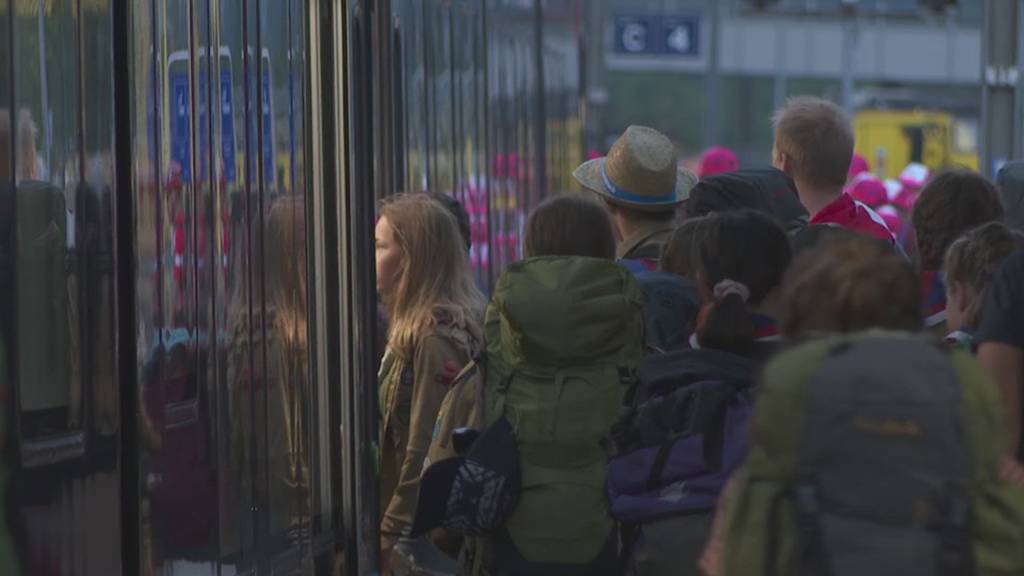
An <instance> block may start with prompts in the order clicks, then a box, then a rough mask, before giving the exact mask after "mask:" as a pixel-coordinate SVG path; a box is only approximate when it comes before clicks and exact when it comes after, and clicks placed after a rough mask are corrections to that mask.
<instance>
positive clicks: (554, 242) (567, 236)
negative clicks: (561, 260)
mask: <svg viewBox="0 0 1024 576" xmlns="http://www.w3.org/2000/svg"><path fill="white" fill-rule="evenodd" d="M523 251H524V253H525V255H526V257H527V258H532V257H534V256H587V257H590V258H605V259H607V260H614V259H615V233H614V232H613V231H612V221H611V217H610V216H609V215H608V211H607V210H605V209H604V207H603V206H601V205H600V204H598V203H597V202H595V201H593V200H591V199H590V198H587V197H586V196H582V195H579V194H560V195H558V196H552V197H550V198H547V199H545V200H544V201H543V202H541V204H540V205H539V206H538V207H537V208H536V209H535V210H534V211H533V214H531V215H530V219H529V220H528V221H527V223H526V233H525V237H524V238H523Z"/></svg>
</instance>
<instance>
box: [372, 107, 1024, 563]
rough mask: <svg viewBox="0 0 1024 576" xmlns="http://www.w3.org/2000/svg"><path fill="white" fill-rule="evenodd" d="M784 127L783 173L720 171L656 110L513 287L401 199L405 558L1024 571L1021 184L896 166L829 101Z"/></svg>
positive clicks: (384, 369)
mask: <svg viewBox="0 0 1024 576" xmlns="http://www.w3.org/2000/svg"><path fill="white" fill-rule="evenodd" d="M773 124H774V129H775V141H774V146H773V150H772V164H773V166H772V167H771V168H763V169H740V167H739V163H738V162H737V160H736V157H735V155H734V154H732V153H731V152H729V151H728V150H726V149H720V148H719V149H713V150H711V151H709V152H708V154H706V155H705V161H704V162H703V166H702V170H701V174H700V177H699V178H698V177H697V176H696V175H694V174H692V173H690V172H688V171H686V170H685V169H682V168H680V167H679V162H678V159H677V156H676V151H675V148H674V146H673V144H672V143H671V141H669V139H668V138H667V137H665V136H664V135H663V134H661V133H660V132H658V131H657V130H655V129H652V128H647V127H640V126H632V127H630V128H628V129H627V130H626V131H625V132H624V133H623V134H622V135H621V137H620V138H619V139H618V140H617V141H616V142H615V144H614V146H613V147H612V148H611V150H610V151H609V153H608V154H607V156H604V157H596V158H592V159H591V160H589V161H587V162H586V163H584V164H583V165H581V166H580V167H579V168H578V169H577V170H576V171H575V172H574V177H575V179H576V180H577V181H578V182H579V183H580V185H581V187H582V188H583V191H582V192H579V193H566V194H561V195H557V196H554V197H550V198H548V199H546V200H545V201H544V202H542V203H541V204H540V205H539V206H538V207H537V208H536V209H535V210H534V212H533V213H532V214H531V215H530V218H529V220H528V222H527V225H526V229H525V237H524V253H525V256H526V257H525V259H524V260H522V261H520V262H517V263H514V264H513V265H511V266H510V267H509V268H508V270H506V271H505V273H504V274H503V275H502V277H501V278H500V279H499V281H498V283H497V285H496V287H495V289H494V292H493V294H492V295H491V299H490V302H489V304H487V303H486V301H485V297H484V296H483V295H482V294H481V292H480V291H479V290H478V289H477V287H476V285H475V284H474V282H473V280H472V277H471V273H470V269H469V266H468V261H467V249H466V244H467V243H468V234H467V230H468V229H469V228H468V225H467V223H466V216H465V212H464V211H460V207H459V206H458V203H457V202H454V201H452V200H451V199H448V198H445V197H441V196H436V195H434V196H431V195H423V194H412V195H399V196H396V197H393V198H390V199H388V200H387V201H386V202H385V203H384V205H383V206H382V208H381V211H380V215H379V219H378V223H377V228H376V247H377V248H376V249H377V262H376V263H377V288H378V292H379V295H380V300H381V303H382V326H383V327H384V330H386V353H385V355H384V358H383V360H382V363H381V370H380V382H379V398H380V410H381V428H380V430H381V438H380V447H381V455H380V458H381V498H382V499H381V510H382V519H381V525H380V530H381V542H382V544H381V551H382V565H383V571H384V573H387V574H415V573H423V574H438V573H446V571H447V573H458V574H470V575H474V576H478V575H491V576H497V575H502V576H513V575H527V574H529V575H542V576H543V575H548V574H550V575H575V574H579V575H598V576H600V575H609V576H611V575H621V574H631V575H638V576H639V575H661V574H708V575H718V574H728V575H733V574H769V573H773V574H795V573H801V574H803V573H808V574H809V573H814V574H862V573H863V574H867V573H872V574H934V573H943V574H993V575H994V574H1021V573H1024V547H1022V546H1020V543H1021V542H1024V469H1022V468H1021V467H1020V465H1019V464H1018V463H1017V462H1018V458H1019V457H1020V456H1022V455H1024V452H1022V447H1021V433H1022V412H1024V392H1022V386H1024V250H1022V248H1024V234H1022V233H1021V232H1019V231H1017V230H1014V229H1011V228H1010V227H1008V226H1007V225H1006V224H1004V223H1003V217H1004V208H1003V200H1002V197H1001V195H1000V191H999V189H998V188H997V186H995V185H994V184H993V183H991V182H990V181H988V180H987V179H986V178H985V177H983V176H981V175H980V174H977V173H975V172H971V171H968V170H963V169H949V170H945V171H942V172H939V173H937V174H929V173H928V172H927V169H924V167H922V166H911V167H909V168H908V170H907V171H905V173H904V174H903V177H902V178H901V182H899V183H898V186H897V185H893V184H892V183H889V184H887V183H886V182H883V181H882V180H880V179H878V178H876V177H874V176H873V175H871V173H870V168H869V167H868V166H867V162H866V161H865V160H864V159H863V158H862V157H859V156H857V155H855V154H854V132H853V128H852V125H851V121H850V118H849V117H848V115H847V114H846V113H845V112H844V111H843V110H842V109H841V108H839V107H837V106H836V105H835V104H833V103H830V102H828V101H826V100H822V99H818V98H813V97H798V98H794V99H792V100H790V101H789V102H788V103H787V105H786V106H785V107H783V108H782V109H780V110H779V111H778V112H777V114H776V115H775V117H774V118H773ZM435 553H436V554H435ZM437 559H442V560H450V562H451V563H450V565H446V566H447V568H439V567H437V566H434V567H428V566H427V565H428V564H430V563H431V562H434V561H435V560H437Z"/></svg>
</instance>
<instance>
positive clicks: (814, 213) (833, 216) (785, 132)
mask: <svg viewBox="0 0 1024 576" xmlns="http://www.w3.org/2000/svg"><path fill="white" fill-rule="evenodd" d="M772 124H773V125H774V126H775V144H774V146H773V147H772V164H773V165H774V166H775V167H776V168H778V169H779V170H782V171H783V172H785V173H786V174H788V175H789V176H790V177H792V178H793V181H794V182H796V188H797V193H798V194H799V196H800V202H801V203H802V204H803V205H804V207H805V208H807V211H808V213H810V215H811V222H810V223H811V224H812V225H813V224H834V225H838V226H842V227H844V228H849V229H851V230H854V231H857V232H861V233H863V234H867V235H869V236H874V237H875V238H880V239H882V240H886V241H888V242H895V240H894V238H893V235H892V232H891V231H889V228H888V227H887V226H886V225H885V221H884V220H882V218H881V217H880V216H879V215H878V214H876V213H875V212H874V211H873V210H871V208H869V207H867V206H865V205H864V204H862V203H860V202H857V201H855V200H854V199H853V198H852V197H850V195H848V194H845V193H844V192H843V187H844V186H845V185H846V180H847V175H848V172H849V169H850V162H851V160H852V158H853V138H854V137H853V124H852V123H851V122H850V117H849V115H847V114H846V112H844V111H843V110H842V108H840V107H839V106H836V105H835V104H833V103H832V102H829V101H827V100H823V99H821V98H816V97H813V96H798V97H795V98H791V99H790V100H789V102H787V103H786V106H785V107H783V108H782V109H780V110H778V111H777V112H776V113H775V116H774V117H773V118H772Z"/></svg>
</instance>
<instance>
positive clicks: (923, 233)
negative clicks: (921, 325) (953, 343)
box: [911, 169, 1003, 336]
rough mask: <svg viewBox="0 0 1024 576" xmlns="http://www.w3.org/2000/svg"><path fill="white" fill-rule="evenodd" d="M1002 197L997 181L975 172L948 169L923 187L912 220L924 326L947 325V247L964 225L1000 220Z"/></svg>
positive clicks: (942, 329) (942, 328)
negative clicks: (995, 182) (994, 182)
mask: <svg viewBox="0 0 1024 576" xmlns="http://www.w3.org/2000/svg"><path fill="white" fill-rule="evenodd" d="M1002 217H1003V203H1002V200H1001V199H1000V198H999V191H998V190H997V189H996V187H995V185H994V184H993V183H992V182H990V181H989V180H988V179H986V178H985V177H983V176H981V175H980V174H978V173H977V172H972V171H970V170H964V169H954V170H947V171H945V172H942V173H941V174H938V175H936V176H935V177H934V178H932V179H931V181H929V182H928V184H927V185H925V187H924V189H923V190H921V194H920V196H919V197H918V200H917V202H916V204H915V205H914V211H913V213H912V217H911V221H912V223H913V226H914V233H915V236H916V243H917V253H918V255H919V258H920V267H921V294H922V296H923V297H924V316H925V327H927V328H933V329H935V330H937V331H939V332H940V333H939V334H938V335H939V336H943V335H945V334H947V333H948V332H949V330H947V329H946V326H945V322H946V286H945V284H944V283H943V276H942V272H941V270H942V260H943V258H944V257H945V254H946V250H947V249H948V248H949V245H950V244H952V243H953V241H954V240H956V239H957V238H958V237H960V235H962V234H964V233H965V232H967V231H968V230H971V229H972V228H975V227H977V226H980V225H982V224H985V223H987V222H994V221H997V220H1001V219H1002Z"/></svg>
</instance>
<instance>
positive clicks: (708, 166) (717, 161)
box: [698, 146, 740, 178]
mask: <svg viewBox="0 0 1024 576" xmlns="http://www.w3.org/2000/svg"><path fill="white" fill-rule="evenodd" d="M739 169H740V161H739V159H738V158H736V153H735V152H733V151H732V150H729V149H728V148H724V147H722V146H715V147H713V148H709V149H708V151H707V152H705V153H704V157H703V158H701V160H700V173H699V174H698V176H700V177H701V178H707V177H708V176H714V175H715V174H722V173H724V172H733V171H736V170H739Z"/></svg>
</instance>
